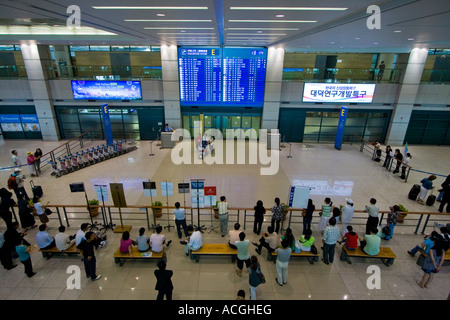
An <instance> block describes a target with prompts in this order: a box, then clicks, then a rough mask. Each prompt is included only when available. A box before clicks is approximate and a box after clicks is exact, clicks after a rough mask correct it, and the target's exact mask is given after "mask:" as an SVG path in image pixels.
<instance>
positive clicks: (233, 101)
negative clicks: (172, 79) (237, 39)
mask: <svg viewBox="0 0 450 320" xmlns="http://www.w3.org/2000/svg"><path fill="white" fill-rule="evenodd" d="M266 66H267V49H266V48H252V47H223V48H222V47H179V48H178V71H179V83H180V104H181V106H214V107H222V106H226V107H263V104H264V86H265V79H266Z"/></svg>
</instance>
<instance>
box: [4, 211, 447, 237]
mask: <svg viewBox="0 0 450 320" xmlns="http://www.w3.org/2000/svg"><path fill="white" fill-rule="evenodd" d="M95 207H97V208H99V211H100V213H99V215H98V216H97V217H92V218H91V217H90V214H89V211H88V209H87V204H84V205H57V204H48V205H47V208H51V209H52V211H54V214H52V215H51V216H49V219H50V221H58V222H59V224H60V225H65V226H67V227H70V226H71V225H74V224H75V225H76V227H78V225H81V223H86V222H89V221H91V222H92V223H94V220H100V221H102V222H103V225H107V224H115V225H119V224H120V222H124V224H129V223H135V224H139V225H140V226H147V228H148V229H149V230H150V229H154V228H155V226H157V225H161V226H163V227H164V228H168V229H169V230H170V227H174V225H171V222H174V219H175V215H174V214H173V209H175V207H174V206H150V205H148V206H145V205H144V206H143V205H130V206H127V207H124V208H120V210H119V208H117V207H115V206H112V205H104V206H103V205H101V204H100V205H97V206H95V205H90V208H95ZM16 209H17V208H16V207H13V210H12V211H13V217H14V219H15V220H16V221H19V220H18V219H17V215H16V212H15V210H16ZM153 209H162V215H161V217H158V218H157V217H156V215H155V213H154V210H153ZM184 209H185V216H186V222H187V224H192V225H193V226H194V227H197V228H198V229H199V230H201V231H203V230H208V229H209V230H210V231H209V232H211V231H212V229H213V228H210V227H206V225H209V226H211V227H212V226H213V225H214V221H217V220H216V218H215V217H214V216H215V213H214V210H213V208H212V207H205V208H197V207H190V206H185V207H184ZM254 211H255V210H254V208H229V210H228V212H229V222H228V223H229V226H231V225H234V223H236V222H238V223H239V224H240V225H241V226H242V227H243V229H244V230H245V229H247V227H248V224H249V223H250V224H253V221H254ZM320 211H321V210H320V209H316V210H315V212H317V213H318V212H320ZM303 212H304V210H303V209H296V208H288V209H287V210H286V213H285V219H284V221H283V223H282V225H281V230H282V231H283V230H285V229H286V228H291V229H293V228H295V227H298V228H300V230H302V228H301V226H300V225H302V224H303V215H302V213H303ZM388 213H389V211H380V214H381V216H380V219H379V225H380V226H381V225H383V224H385V221H384V216H385V214H388ZM407 215H408V217H407V218H405V220H404V222H403V223H400V222H399V223H397V227H400V228H404V227H409V228H414V233H415V234H417V233H418V232H419V230H420V229H421V234H425V232H426V230H427V228H433V229H434V228H435V227H436V225H446V224H449V223H450V213H440V212H407ZM367 218H368V213H367V212H365V211H364V210H355V212H354V216H353V219H352V223H351V225H352V226H365V225H366V221H367ZM271 219H272V215H271V214H270V209H268V210H267V214H266V215H265V220H264V223H266V224H268V223H269V224H270V222H271ZM319 219H320V216H319V215H318V214H313V219H312V223H311V224H312V225H316V224H318V223H319ZM77 222H78V223H79V224H77ZM216 224H218V223H217V222H216ZM100 225H102V224H101V223H100ZM252 227H253V226H252V225H251V226H250V228H249V229H252ZM297 230H298V229H297ZM431 231H432V230H431ZM431 231H430V230H428V232H427V233H430V232H431ZM294 233H295V232H294Z"/></svg>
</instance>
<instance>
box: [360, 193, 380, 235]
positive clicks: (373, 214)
mask: <svg viewBox="0 0 450 320" xmlns="http://www.w3.org/2000/svg"><path fill="white" fill-rule="evenodd" d="M376 203H377V199H375V198H371V199H370V205H369V206H366V208H365V209H364V211H365V212H367V213H368V214H369V217H368V218H367V222H366V234H370V230H372V229H373V228H374V227H375V228H376V227H377V226H378V222H379V218H378V215H379V213H380V209H379V208H378V206H376Z"/></svg>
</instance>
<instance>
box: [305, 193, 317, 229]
mask: <svg viewBox="0 0 450 320" xmlns="http://www.w3.org/2000/svg"><path fill="white" fill-rule="evenodd" d="M314 210H316V206H315V205H314V204H313V201H312V199H308V207H307V208H306V209H305V210H304V215H303V234H305V232H306V230H308V229H311V223H312V219H313V213H314Z"/></svg>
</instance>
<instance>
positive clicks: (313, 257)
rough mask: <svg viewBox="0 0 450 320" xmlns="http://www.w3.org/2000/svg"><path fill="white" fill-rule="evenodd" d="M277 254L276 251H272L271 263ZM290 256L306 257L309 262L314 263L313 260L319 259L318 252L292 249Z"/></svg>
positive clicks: (274, 260) (275, 259)
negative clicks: (298, 251)
mask: <svg viewBox="0 0 450 320" xmlns="http://www.w3.org/2000/svg"><path fill="white" fill-rule="evenodd" d="M277 256H278V253H276V252H272V257H273V260H272V261H273V263H275V262H276V261H277ZM292 257H301V258H306V259H308V261H309V263H310V264H314V262H317V261H319V254H314V253H312V252H308V251H301V252H300V253H297V252H294V251H292V253H291V258H292Z"/></svg>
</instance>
